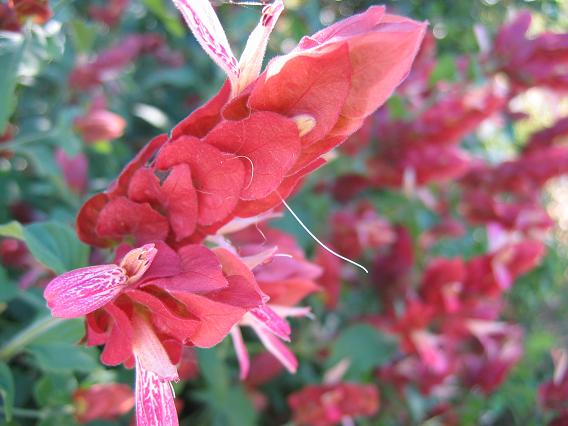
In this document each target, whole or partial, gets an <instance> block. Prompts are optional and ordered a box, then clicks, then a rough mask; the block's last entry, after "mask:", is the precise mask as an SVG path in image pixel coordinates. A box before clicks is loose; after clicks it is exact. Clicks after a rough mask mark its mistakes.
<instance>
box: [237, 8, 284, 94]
mask: <svg viewBox="0 0 568 426" xmlns="http://www.w3.org/2000/svg"><path fill="white" fill-rule="evenodd" d="M283 10H284V3H283V2H282V0H276V1H274V2H273V3H272V4H269V5H267V6H265V7H264V9H262V17H261V18H260V22H259V23H258V25H257V26H256V28H255V29H254V30H253V32H252V33H251V35H250V36H249V38H248V40H247V45H246V47H245V50H244V52H243V54H242V56H241V60H240V62H239V66H240V75H239V82H238V84H237V87H236V88H235V89H234V90H233V96H236V95H238V94H239V93H240V92H242V91H243V90H244V89H245V88H246V87H247V86H248V85H249V84H250V83H252V82H253V81H254V80H256V79H257V78H258V76H259V74H260V70H261V68H262V60H263V59H264V54H265V53H266V45H267V44H268V37H269V36H270V33H271V32H272V30H273V29H274V25H276V21H278V17H279V16H280V14H281V13H282V11H283Z"/></svg>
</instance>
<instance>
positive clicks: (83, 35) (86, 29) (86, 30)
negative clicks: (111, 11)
mask: <svg viewBox="0 0 568 426" xmlns="http://www.w3.org/2000/svg"><path fill="white" fill-rule="evenodd" d="M96 37H97V32H96V28H95V26H94V25H89V23H88V22H87V21H84V20H82V19H73V20H72V21H71V39H72V40H73V44H74V45H75V49H77V50H78V51H79V52H89V50H91V48H92V46H93V43H94V42H95V38H96Z"/></svg>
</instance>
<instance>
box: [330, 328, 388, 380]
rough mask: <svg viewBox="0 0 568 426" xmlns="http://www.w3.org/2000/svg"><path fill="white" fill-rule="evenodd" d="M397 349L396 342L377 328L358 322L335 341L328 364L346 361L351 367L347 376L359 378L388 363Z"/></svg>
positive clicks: (354, 378) (353, 378)
mask: <svg viewBox="0 0 568 426" xmlns="http://www.w3.org/2000/svg"><path fill="white" fill-rule="evenodd" d="M396 351H397V344H396V342H394V341H393V340H392V339H389V338H387V337H386V336H385V335H383V334H381V333H379V332H378V331H377V329H376V328H374V327H371V326H370V325H366V324H356V325H352V326H350V327H347V328H345V329H344V330H343V331H342V333H341V334H340V335H339V337H338V338H337V340H336V341H335V342H334V343H333V345H332V346H331V353H330V355H329V358H328V359H327V360H326V365H327V367H328V368H331V367H333V366H334V365H336V364H337V363H339V362H341V361H346V362H348V363H349V369H348V370H347V372H346V374H345V378H346V379H348V380H349V379H351V380H357V379H360V378H361V377H364V376H366V375H367V374H369V373H370V372H371V371H372V370H373V368H376V367H379V366H381V365H384V364H386V363H387V362H388V361H390V360H391V359H392V357H393V355H394V354H395V353H396Z"/></svg>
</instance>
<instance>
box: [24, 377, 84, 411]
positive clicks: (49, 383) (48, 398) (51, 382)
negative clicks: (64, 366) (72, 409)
mask: <svg viewBox="0 0 568 426" xmlns="http://www.w3.org/2000/svg"><path fill="white" fill-rule="evenodd" d="M75 389H77V379H75V377H74V376H73V375H72V374H46V375H45V376H43V377H42V378H41V379H40V380H38V381H37V382H36V383H35V386H34V397H35V400H36V402H37V403H38V404H39V405H40V406H42V407H47V406H51V407H57V406H63V405H65V404H69V403H70V402H71V394H72V393H73V391H74V390H75Z"/></svg>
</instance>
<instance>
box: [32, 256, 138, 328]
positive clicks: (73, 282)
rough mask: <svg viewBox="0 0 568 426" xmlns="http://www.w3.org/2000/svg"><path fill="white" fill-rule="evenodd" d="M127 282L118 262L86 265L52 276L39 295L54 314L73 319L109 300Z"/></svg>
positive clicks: (126, 277)
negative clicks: (42, 296) (41, 294)
mask: <svg viewBox="0 0 568 426" xmlns="http://www.w3.org/2000/svg"><path fill="white" fill-rule="evenodd" d="M127 281H128V276H127V275H126V273H125V271H124V269H123V268H121V267H120V266H118V265H98V266H89V267H87V268H80V269H75V270H73V271H69V272H66V273H64V274H62V275H59V276H58V277H56V278H54V279H53V280H52V281H51V282H50V283H49V284H48V285H47V287H46V289H45V291H44V293H43V295H44V297H45V299H46V300H47V306H49V308H50V309H51V314H52V315H53V316H54V317H59V318H76V317H82V316H84V315H87V314H89V313H91V312H93V311H95V310H97V309H99V308H101V307H102V306H104V305H106V304H107V303H109V302H110V301H111V300H113V299H114V298H115V297H116V296H117V295H118V293H120V292H121V291H122V289H123V288H124V286H125V284H126V282H127Z"/></svg>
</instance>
